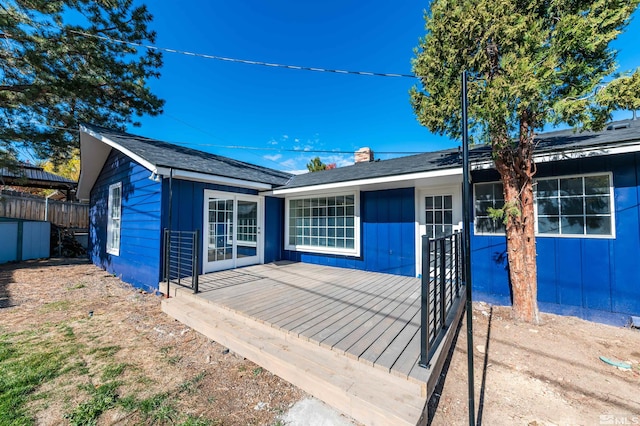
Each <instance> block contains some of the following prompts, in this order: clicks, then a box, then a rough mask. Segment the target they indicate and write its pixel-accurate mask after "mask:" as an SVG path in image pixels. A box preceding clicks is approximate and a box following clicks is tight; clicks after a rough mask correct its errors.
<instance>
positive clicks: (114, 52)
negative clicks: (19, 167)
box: [0, 0, 164, 164]
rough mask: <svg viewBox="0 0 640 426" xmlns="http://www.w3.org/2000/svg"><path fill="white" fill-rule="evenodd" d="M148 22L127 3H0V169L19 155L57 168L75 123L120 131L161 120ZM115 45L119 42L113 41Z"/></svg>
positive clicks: (73, 141)
mask: <svg viewBox="0 0 640 426" xmlns="http://www.w3.org/2000/svg"><path fill="white" fill-rule="evenodd" d="M151 19H152V16H151V14H150V13H149V12H148V10H147V8H146V7H145V6H144V5H141V6H134V5H133V1H132V0H98V1H90V0H54V1H52V0H8V1H5V2H3V3H2V5H0V161H2V160H3V159H4V160H5V161H7V160H11V159H14V158H15V157H16V154H17V152H18V151H19V150H20V149H27V150H29V151H30V152H31V153H33V154H35V156H36V157H38V158H41V159H51V160H52V161H53V162H54V163H56V164H57V163H60V162H62V161H64V160H66V159H68V158H70V156H71V154H72V153H73V148H77V146H78V137H77V129H78V124H79V123H80V122H89V123H93V124H97V125H104V126H108V127H112V128H120V129H124V128H125V126H126V125H127V124H129V123H132V124H134V125H136V124H138V123H136V122H135V121H134V120H133V117H134V116H142V115H143V114H150V115H156V114H159V113H161V112H162V105H163V103H164V102H163V101H162V100H161V99H159V98H158V97H156V96H155V95H154V94H152V93H151V90H150V89H149V87H148V86H147V81H148V80H149V79H151V78H157V77H159V72H158V69H159V67H161V66H162V56H161V54H160V53H159V52H158V51H155V50H150V49H143V48H136V47H134V46H132V45H130V44H126V43H123V42H128V43H153V42H154V39H155V32H154V31H151V30H150V29H149V28H148V24H149V23H150V22H151ZM117 40H120V41H122V42H120V41H117Z"/></svg>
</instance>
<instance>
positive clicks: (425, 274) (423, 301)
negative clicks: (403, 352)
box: [418, 235, 431, 368]
mask: <svg viewBox="0 0 640 426" xmlns="http://www.w3.org/2000/svg"><path fill="white" fill-rule="evenodd" d="M430 266H431V247H430V243H429V237H428V236H426V235H423V236H422V289H421V293H422V294H421V298H420V321H421V322H420V324H421V327H422V328H421V330H420V361H419V362H418V365H419V366H420V367H424V368H427V355H428V353H429V305H430V304H429V280H430V275H431V274H430V272H429V269H431V268H430Z"/></svg>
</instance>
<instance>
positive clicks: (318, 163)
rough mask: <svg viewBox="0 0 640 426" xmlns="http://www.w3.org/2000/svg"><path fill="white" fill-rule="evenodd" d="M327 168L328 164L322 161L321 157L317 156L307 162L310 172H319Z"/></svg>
mask: <svg viewBox="0 0 640 426" xmlns="http://www.w3.org/2000/svg"><path fill="white" fill-rule="evenodd" d="M326 169H327V165H326V164H324V163H323V162H322V160H321V159H320V157H315V158H314V159H312V160H311V161H309V162H308V163H307V170H309V171H310V172H319V171H322V170H326Z"/></svg>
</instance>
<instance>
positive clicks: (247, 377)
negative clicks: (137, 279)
mask: <svg viewBox="0 0 640 426" xmlns="http://www.w3.org/2000/svg"><path fill="white" fill-rule="evenodd" d="M160 302H161V298H160V297H159V296H157V295H152V294H145V293H143V292H140V291H138V290H136V289H134V288H132V287H131V286H129V285H126V284H124V283H123V282H122V281H120V280H119V279H118V278H115V277H113V276H111V275H109V274H107V273H106V272H105V271H103V270H101V269H99V268H97V267H96V266H93V265H90V264H88V263H87V262H86V261H74V260H69V259H60V260H47V261H30V262H23V263H19V264H15V265H2V266H0V335H2V334H5V335H6V334H7V333H12V335H15V334H16V333H20V332H24V331H29V332H31V331H33V332H34V333H35V335H36V336H38V338H41V339H43V341H45V342H51V340H50V339H48V338H49V337H50V336H49V335H48V334H38V333H36V332H35V330H40V329H43V327H45V326H46V325H53V326H55V327H54V328H50V330H53V332H55V331H56V330H57V329H59V327H60V326H62V325H63V326H64V327H69V329H67V330H70V331H69V332H71V333H73V335H74V336H75V338H76V339H77V340H78V347H79V348H80V349H79V350H78V353H77V356H78V358H80V359H79V360H74V363H73V365H76V364H78V362H80V363H81V365H83V366H84V369H83V370H82V372H81V373H80V374H74V375H70V374H64V375H61V376H60V377H58V378H57V379H55V380H53V381H50V382H46V383H44V384H43V386H42V388H41V389H39V390H38V393H40V394H41V395H42V397H40V398H36V399H35V400H34V401H33V402H32V403H31V407H30V408H31V410H32V412H33V413H35V418H36V423H37V424H42V425H61V424H68V423H69V422H68V420H67V419H66V418H65V414H67V415H68V413H70V412H72V411H73V410H74V409H75V408H76V407H78V404H81V403H82V402H85V401H87V400H89V399H90V395H89V393H87V392H86V391H85V389H86V385H87V384H89V385H91V386H93V387H96V388H97V387H98V386H100V384H101V383H102V382H104V381H105V380H106V379H105V378H104V377H105V374H104V372H105V371H106V370H105V368H108V367H107V366H109V365H110V366H112V367H111V370H113V368H114V367H113V366H120V365H124V366H126V367H125V368H124V371H123V373H122V375H121V376H120V377H118V378H117V379H118V380H119V381H120V382H121V383H122V385H121V386H120V387H119V389H118V394H119V395H121V396H122V397H124V396H133V397H135V398H136V399H138V400H141V399H144V398H150V397H153V396H154V395H161V394H163V393H169V394H170V395H171V396H170V398H169V399H168V400H166V401H165V403H166V404H171V406H172V408H171V410H160V411H158V410H156V416H155V418H154V417H143V416H142V415H141V413H140V411H139V410H134V411H133V412H127V411H125V410H123V409H122V408H118V407H115V408H112V409H110V410H108V411H106V412H104V413H103V414H102V415H101V416H100V418H99V422H98V423H99V424H105V425H107V424H108V425H114V424H123V425H124V424H140V423H143V424H144V423H155V424H180V423H181V421H182V420H184V419H185V418H186V417H185V416H186V415H189V416H191V418H192V419H203V420H207V422H203V424H214V425H271V424H276V422H277V416H278V415H280V414H282V413H283V412H284V411H286V410H287V409H288V408H289V407H290V406H292V404H293V403H295V402H296V401H298V400H300V399H301V398H303V397H304V396H305V395H304V393H303V392H302V391H301V390H299V389H298V388H296V387H294V386H293V385H291V384H289V383H288V382H285V381H284V380H282V379H280V378H278V377H277V376H274V375H273V374H271V373H269V372H268V371H265V370H263V369H262V368H260V367H259V366H257V365H255V364H253V363H252V362H250V361H248V360H245V359H243V358H241V357H238V356H236V355H234V354H233V353H229V352H228V351H227V350H225V348H224V347H222V346H220V345H219V344H217V343H215V342H213V341H211V340H209V339H207V338H206V337H204V336H202V335H200V334H199V333H197V332H195V331H193V330H191V329H189V328H188V327H185V326H184V325H182V324H180V323H179V322H177V321H175V320H173V319H171V318H169V317H168V316H167V315H165V314H164V313H163V312H161V310H160ZM47 333H49V334H51V332H47ZM56 338H58V337H56ZM47 344H50V343H47ZM101 353H104V354H106V355H107V356H99V355H100V354H101ZM158 412H159V413H161V414H163V415H164V417H161V416H158V415H157V413H158ZM0 417H1V416H0ZM0 423H2V422H1V421H0ZM186 424H189V423H186Z"/></svg>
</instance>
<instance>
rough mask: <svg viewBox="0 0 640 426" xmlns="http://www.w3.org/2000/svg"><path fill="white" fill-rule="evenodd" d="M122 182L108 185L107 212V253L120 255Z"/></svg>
mask: <svg viewBox="0 0 640 426" xmlns="http://www.w3.org/2000/svg"><path fill="white" fill-rule="evenodd" d="M121 213H122V182H118V183H114V184H113V185H110V186H109V204H108V212H107V253H110V254H113V255H116V256H119V255H120V227H121V224H122V217H121Z"/></svg>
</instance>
